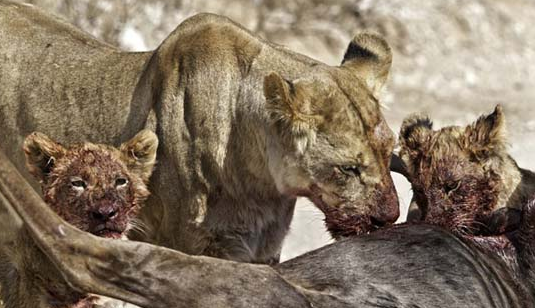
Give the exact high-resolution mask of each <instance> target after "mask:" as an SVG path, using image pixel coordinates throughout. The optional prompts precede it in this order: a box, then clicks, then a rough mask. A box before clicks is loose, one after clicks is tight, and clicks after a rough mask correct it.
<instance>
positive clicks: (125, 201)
mask: <svg viewBox="0 0 535 308" xmlns="http://www.w3.org/2000/svg"><path fill="white" fill-rule="evenodd" d="M157 146H158V139H157V137H156V135H154V133H152V132H150V131H141V132H140V133H138V134H137V135H136V136H135V137H134V138H132V139H131V140H130V141H128V142H126V143H124V144H122V145H121V146H120V148H119V149H117V148H114V147H111V146H106V145H100V144H92V143H83V144H79V145H74V146H72V147H68V148H66V147H63V146H62V145H60V144H59V143H56V142H54V141H53V140H51V139H50V138H48V137H47V136H45V135H43V134H41V133H33V134H31V135H29V136H28V137H27V138H26V140H25V142H24V152H25V154H26V163H27V167H28V169H29V171H30V173H31V174H32V175H33V176H35V177H36V178H37V179H38V180H39V181H40V183H41V186H42V191H43V196H44V200H45V202H46V203H47V204H48V205H49V206H50V207H51V208H52V209H53V210H54V211H55V212H56V213H58V214H59V215H60V216H61V217H62V218H63V219H65V220H66V221H68V222H69V223H71V224H72V225H74V226H76V227H78V228H79V229H81V230H84V231H87V232H90V233H93V234H95V235H98V236H103V237H111V238H120V237H121V236H123V235H124V234H125V232H126V231H127V230H128V229H129V228H130V227H131V223H132V219H134V218H135V217H136V215H137V213H138V211H139V210H140V207H141V205H142V202H143V200H145V199H146V198H147V197H148V195H149V192H148V190H147V187H146V184H147V182H148V180H149V177H150V175H151V173H152V169H153V167H154V164H155V162H156V149H157Z"/></svg>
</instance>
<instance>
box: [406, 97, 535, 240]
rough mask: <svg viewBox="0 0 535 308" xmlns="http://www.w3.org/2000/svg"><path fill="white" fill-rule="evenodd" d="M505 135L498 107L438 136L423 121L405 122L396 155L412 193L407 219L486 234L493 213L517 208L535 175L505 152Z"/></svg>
mask: <svg viewBox="0 0 535 308" xmlns="http://www.w3.org/2000/svg"><path fill="white" fill-rule="evenodd" d="M505 136H506V132H505V116H504V114H503V111H502V107H501V106H497V107H496V109H495V110H494V112H493V113H491V114H489V115H484V116H481V117H480V118H479V119H478V120H477V121H475V122H474V123H472V124H470V125H468V126H466V127H460V126H449V127H444V128H442V129H440V130H436V131H434V130H432V123H431V121H430V120H429V119H428V118H427V117H426V116H422V115H413V116H410V117H408V118H407V119H406V120H405V121H404V122H403V125H402V128H401V133H400V144H401V149H400V156H401V158H402V159H403V161H404V162H405V164H406V165H407V169H408V170H407V171H408V174H409V180H410V182H411V183H412V187H413V193H414V198H413V205H412V209H411V210H412V212H411V214H410V215H411V216H412V217H410V219H414V220H418V219H423V220H432V221H435V222H436V221H438V222H440V221H443V222H444V224H446V225H445V227H448V228H449V225H450V224H455V225H456V226H457V227H456V229H458V231H460V232H462V233H468V234H472V233H474V232H476V233H478V232H483V233H485V232H488V231H489V230H481V229H482V228H483V229H485V228H486V225H488V224H489V223H491V222H490V221H488V220H489V219H490V218H491V217H492V214H493V213H494V212H495V211H497V210H498V209H502V208H506V207H507V208H513V209H521V208H522V207H523V206H524V205H525V204H526V203H527V202H528V200H530V198H532V196H533V194H534V193H535V174H534V173H533V172H531V171H529V170H526V169H522V168H520V167H518V165H517V164H516V162H515V161H514V159H513V158H512V157H511V156H510V155H509V154H508V153H507V143H506V137H505ZM452 218H453V219H452ZM438 224H440V223H438Z"/></svg>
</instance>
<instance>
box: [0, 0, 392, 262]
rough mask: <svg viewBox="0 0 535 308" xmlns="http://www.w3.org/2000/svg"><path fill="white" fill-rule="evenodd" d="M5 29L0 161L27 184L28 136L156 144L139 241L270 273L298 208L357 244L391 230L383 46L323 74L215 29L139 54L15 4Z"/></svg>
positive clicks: (319, 66) (232, 31)
mask: <svg viewBox="0 0 535 308" xmlns="http://www.w3.org/2000/svg"><path fill="white" fill-rule="evenodd" d="M0 29H2V31H0V41H1V42H3V44H1V45H0V76H2V87H0V118H2V119H3V121H0V131H2V132H3V133H4V136H5V138H0V147H1V148H2V149H5V150H6V153H7V155H8V157H9V158H10V159H11V160H12V161H14V162H15V164H16V165H17V167H18V169H19V170H21V172H23V174H25V176H26V178H30V177H29V175H28V174H27V173H24V171H23V169H24V168H23V167H24V160H23V157H22V155H21V154H20V153H19V152H18V151H14V150H13V149H16V148H17V147H19V146H20V145H21V143H22V139H23V136H25V135H26V134H28V133H29V132H31V131H33V130H39V131H42V132H44V133H46V134H49V135H53V136H55V137H56V138H57V140H58V141H60V142H63V143H66V144H69V143H73V142H79V141H81V140H88V141H92V142H98V143H107V144H113V145H117V144H119V143H120V142H122V141H124V140H127V139H128V138H130V137H131V136H133V135H134V134H135V133H136V132H137V131H139V130H140V129H142V128H144V127H149V128H152V129H155V131H156V134H157V135H158V138H159V139H160V142H161V145H160V148H159V150H158V151H159V154H158V161H159V166H160V167H159V168H157V170H156V171H155V173H154V175H153V177H152V180H151V183H150V185H151V187H150V190H151V196H150V197H149V199H148V200H147V202H146V206H145V207H144V209H143V210H142V213H141V214H140V218H141V220H142V221H143V223H144V225H145V226H147V228H146V229H145V232H144V233H140V234H138V235H137V236H136V239H141V240H145V241H149V242H152V243H155V244H159V245H162V246H166V247H170V248H173V249H178V250H181V251H183V252H185V253H188V254H205V255H210V256H217V257H221V258H226V259H232V260H239V261H248V262H258V263H276V262H277V261H278V256H279V253H280V250H281V247H282V242H283V239H284V236H285V235H286V233H287V231H288V228H289V225H290V222H291V219H292V215H293V211H294V206H295V202H296V198H297V197H298V196H304V197H308V198H310V199H311V200H312V201H313V202H314V203H315V204H316V205H317V206H318V207H319V208H321V209H322V210H328V211H330V212H334V213H336V217H337V219H336V220H340V221H344V222H350V221H361V222H362V223H361V224H360V226H359V228H354V230H353V231H352V232H353V233H364V232H367V231H370V230H373V229H375V228H376V227H377V226H382V225H384V224H388V223H392V222H394V221H395V220H396V218H397V217H398V214H399V208H398V202H397V195H396V191H395V188H394V186H393V185H392V179H391V177H390V172H389V163H390V155H391V152H392V148H393V145H394V143H395V140H394V135H393V133H392V132H391V130H390V129H389V128H388V126H387V124H386V122H385V120H384V118H383V115H382V113H381V110H380V108H381V107H380V106H381V104H380V103H379V101H378V96H379V94H380V90H381V88H382V87H383V85H384V84H385V82H386V78H387V76H388V73H389V70H390V65H391V61H392V53H391V50H390V48H389V46H388V44H387V43H386V42H385V40H384V39H383V38H382V37H381V36H379V35H375V34H371V33H361V34H358V35H356V36H355V38H354V39H353V40H352V41H351V42H350V43H349V45H348V48H347V52H346V54H345V56H344V58H343V61H342V62H343V63H342V64H341V65H339V66H328V65H326V64H324V63H321V62H318V61H316V60H313V59H310V58H308V57H306V56H303V55H301V54H298V53H295V52H292V51H290V50H288V49H286V48H284V47H281V46H278V45H276V44H272V43H270V42H267V41H265V40H263V39H262V38H260V37H258V36H255V35H254V34H252V33H250V32H249V31H247V30H246V29H244V28H243V27H241V26H240V25H237V24H236V23H234V22H232V21H231V20H229V19H227V18H225V17H221V16H217V15H213V14H199V15H196V16H193V17H191V18H188V19H187V20H185V21H184V22H183V23H182V24H180V25H179V26H178V27H177V28H176V30H174V31H173V32H172V33H171V34H170V35H169V36H168V38H167V39H165V40H164V42H163V43H162V44H161V45H160V46H159V47H158V48H157V49H156V50H154V51H150V52H144V53H128V52H122V51H120V50H118V49H116V48H114V47H112V46H109V45H107V44H104V43H101V42H99V41H97V40H95V39H94V38H93V37H91V36H90V35H88V34H86V33H83V32H82V31H80V30H79V29H76V28H75V27H74V26H72V25H69V24H67V23H66V22H65V21H63V20H61V19H59V18H57V17H54V16H51V15H49V14H46V13H44V12H42V11H40V10H39V9H36V8H34V7H32V6H28V5H20V4H15V3H11V2H7V1H0ZM335 225H336V222H335V221H327V226H328V228H329V229H331V230H332V231H333V234H334V235H335V236H336V237H339V236H343V235H344V234H339V233H340V232H339V231H338V230H337V229H336V228H335Z"/></svg>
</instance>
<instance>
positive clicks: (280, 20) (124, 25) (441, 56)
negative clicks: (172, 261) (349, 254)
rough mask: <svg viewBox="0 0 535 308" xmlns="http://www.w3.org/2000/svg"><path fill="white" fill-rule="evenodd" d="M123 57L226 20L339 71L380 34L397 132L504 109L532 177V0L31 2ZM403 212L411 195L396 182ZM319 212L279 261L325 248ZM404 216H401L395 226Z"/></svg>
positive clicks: (303, 219)
mask: <svg viewBox="0 0 535 308" xmlns="http://www.w3.org/2000/svg"><path fill="white" fill-rule="evenodd" d="M31 2H32V3H34V4H35V5H37V6H39V7H42V8H44V9H46V10H48V11H51V12H55V13H56V14H58V15H60V16H63V17H64V18H66V19H67V20H69V21H70V22H72V23H74V24H76V25H78V26H79V27H81V28H83V29H84V30H86V31H88V32H90V33H92V34H93V35H95V36H96V37H98V38H100V39H103V40H105V41H107V42H110V43H112V44H116V45H119V46H121V47H123V48H125V49H127V50H148V49H152V48H154V47H156V46H157V45H158V44H159V43H160V42H161V41H162V40H163V38H165V36H166V35H167V34H168V33H169V32H170V31H171V30H173V29H174V28H175V26H176V25H177V24H179V23H180V22H181V21H182V20H184V19H185V18H187V17H188V16H191V15H193V14H195V13H198V12H202V11H207V12H213V13H218V14H222V15H226V16H228V17H230V18H232V19H234V20H235V21H237V22H239V23H241V24H243V25H244V26H245V27H247V28H249V29H250V30H252V31H254V32H256V33H259V34H260V35H262V36H264V37H266V38H268V39H269V40H271V41H274V42H277V43H279V44H282V45H286V46H288V47H289V48H291V49H293V50H296V51H299V52H301V53H304V54H307V55H309V56H311V57H314V58H317V59H320V60H322V61H324V62H326V63H329V64H333V65H336V64H338V63H339V62H340V60H341V58H342V55H343V53H344V51H345V48H346V46H347V43H348V42H349V40H350V39H351V37H352V36H353V35H354V34H355V33H357V32H358V31H361V30H373V31H376V32H379V33H381V34H383V35H384V36H385V37H386V38H387V39H388V41H389V42H390V44H391V45H392V47H393V51H394V63H393V69H392V73H391V78H390V81H389V84H388V88H387V89H386V90H385V91H384V95H383V97H382V100H383V102H384V103H385V104H386V105H387V106H388V109H387V110H386V109H385V110H384V113H385V115H386V118H387V120H388V122H389V124H390V126H391V128H392V129H393V130H394V131H396V132H397V131H398V129H399V125H400V123H401V121H402V119H403V118H404V117H405V116H406V115H408V114H409V113H412V112H423V113H427V114H429V115H430V117H431V118H432V119H433V120H434V122H435V125H436V127H440V126H444V125H453V124H459V125H465V124H467V123H469V122H471V121H473V120H475V119H476V118H477V116H478V115H480V114H482V113H485V112H490V111H492V109H493V108H494V106H495V105H496V104H498V103H499V104H502V105H503V107H504V110H505V113H506V116H507V120H508V130H509V141H510V144H511V147H510V152H511V154H512V155H513V157H515V158H516V159H517V160H518V162H519V164H520V166H523V167H525V168H530V169H535V159H532V157H533V155H532V153H534V152H535V90H534V86H535V77H534V73H533V72H534V71H535V70H534V69H535V48H534V47H535V46H534V45H535V28H534V27H532V23H533V21H534V20H535V1H532V0H441V1H421V0H353V1H346V0H340V1H335V0H324V1H319V0H311V1H307V0H228V1H217V0H212V1H210V0H168V1H163V0H162V1H158V0H139V1H131V0H118V1H112V0H61V1H56V0H34V1H31ZM395 181H396V186H397V189H398V192H399V194H400V201H401V203H402V207H403V208H402V213H405V212H406V206H407V203H408V202H409V201H410V196H411V192H410V187H409V186H408V184H407V182H406V181H404V180H403V179H402V178H400V177H398V176H395ZM322 219H323V218H322V214H321V213H319V212H318V211H317V210H315V209H314V207H313V206H312V205H311V204H309V203H308V202H307V201H306V200H300V201H299V203H298V206H297V211H296V215H295V219H294V222H293V224H292V230H291V233H290V235H289V237H288V238H287V240H286V243H285V247H284V250H283V259H287V258H290V257H292V256H295V255H297V254H301V253H303V252H304V251H307V250H310V249H313V248H315V247H319V246H322V245H324V244H325V243H327V242H328V241H329V236H328V235H327V234H326V233H325V231H324V227H323V224H322ZM402 219H403V217H402V218H401V220H402Z"/></svg>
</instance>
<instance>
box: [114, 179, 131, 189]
mask: <svg viewBox="0 0 535 308" xmlns="http://www.w3.org/2000/svg"><path fill="white" fill-rule="evenodd" d="M126 183H128V180H127V179H125V178H118V179H116V180H115V187H120V186H124V185H126Z"/></svg>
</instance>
